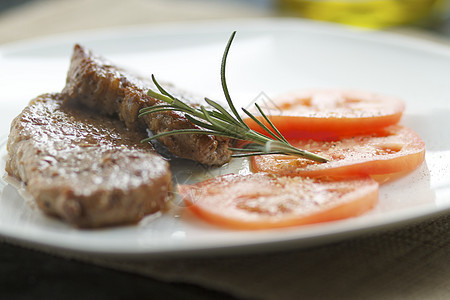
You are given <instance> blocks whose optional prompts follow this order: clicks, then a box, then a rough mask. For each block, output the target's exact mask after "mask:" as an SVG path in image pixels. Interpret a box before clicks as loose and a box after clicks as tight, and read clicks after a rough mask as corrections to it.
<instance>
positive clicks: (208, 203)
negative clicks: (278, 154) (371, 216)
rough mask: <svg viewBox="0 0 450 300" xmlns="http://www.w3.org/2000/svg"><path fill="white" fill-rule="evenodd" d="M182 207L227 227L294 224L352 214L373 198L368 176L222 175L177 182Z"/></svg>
mask: <svg viewBox="0 0 450 300" xmlns="http://www.w3.org/2000/svg"><path fill="white" fill-rule="evenodd" d="M178 192H179V194H180V195H181V197H182V198H183V200H184V201H185V203H186V205H187V206H188V208H189V209H190V210H191V211H192V212H193V213H194V214H196V215H197V216H199V217H200V218H202V219H203V220H205V221H207V222H209V223H212V224H215V225H219V226H224V227H228V228H233V229H246V230H254V229H268V228H280V227H288V226H298V225H304V224H312V223H319V222H327V221H333V220H339V219H343V218H348V217H353V216H358V215H360V214H362V213H364V212H366V211H368V210H370V209H371V208H373V207H374V206H375V205H376V203H377V201H378V183H377V182H376V181H374V180H373V179H371V178H370V177H362V178H353V179H345V180H338V181H336V180H334V179H331V178H306V177H287V176H275V175H273V174H267V173H258V174H248V175H236V174H228V175H224V176H220V177H216V178H213V179H210V180H206V181H204V182H200V183H198V184H195V185H180V186H178Z"/></svg>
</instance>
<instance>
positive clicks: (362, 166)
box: [252, 125, 425, 182]
mask: <svg viewBox="0 0 450 300" xmlns="http://www.w3.org/2000/svg"><path fill="white" fill-rule="evenodd" d="M290 142H291V144H292V145H293V146H295V147H298V148H299V149H303V150H307V151H310V152H313V153H316V154H319V155H321V156H323V157H325V158H328V159H329V162H327V163H322V164H321V163H316V162H314V161H311V160H307V159H303V158H299V157H295V156H287V155H261V156H255V157H253V160H252V169H253V171H255V172H268V173H275V174H280V175H290V176H293V175H301V176H342V177H344V176H355V175H376V179H377V181H379V182H383V181H386V180H387V179H389V178H388V177H390V176H395V174H405V173H407V172H410V171H412V170H414V169H415V168H417V167H418V166H419V165H420V164H421V163H422V162H423V160H424V158H425V143H424V142H423V140H422V139H421V138H420V136H419V135H417V134H416V133H415V132H414V131H413V130H411V129H409V128H406V127H403V126H400V125H393V126H389V127H386V128H384V129H383V130H379V131H378V132H377V133H373V134H370V135H358V136H354V137H351V138H346V139H342V140H336V141H315V140H290ZM383 175H385V176H383Z"/></svg>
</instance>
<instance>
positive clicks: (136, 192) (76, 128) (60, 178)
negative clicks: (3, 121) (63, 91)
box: [6, 94, 172, 228]
mask: <svg viewBox="0 0 450 300" xmlns="http://www.w3.org/2000/svg"><path fill="white" fill-rule="evenodd" d="M141 139H142V134H140V133H138V132H133V131H130V130H129V129H127V128H126V127H125V126H124V125H123V123H122V122H120V121H119V120H117V119H114V118H110V117H107V116H101V115H98V114H96V113H94V112H91V111H87V110H86V109H81V108H78V107H75V106H73V105H69V104H63V99H62V96H61V95H60V94H45V95H42V96H39V97H37V98H36V99H34V100H32V101H31V102H30V104H29V105H28V106H27V107H26V108H25V109H24V110H23V111H22V113H21V114H20V115H18V116H17V117H16V118H15V119H14V120H13V122H12V124H11V131H10V135H9V137H8V144H7V148H8V153H9V157H8V159H7V162H6V171H7V173H8V174H9V175H11V176H14V177H16V178H18V179H20V180H22V181H23V182H24V183H25V184H26V187H27V189H28V191H29V192H30V194H31V195H32V196H33V198H34V199H35V201H36V203H37V205H38V207H39V208H40V209H41V210H42V211H43V212H44V213H46V214H48V215H53V216H57V217H59V218H62V219H64V220H65V221H67V222H68V223H71V224H73V225H75V226H77V227H81V228H93V227H103V226H110V225H121V224H128V223H135V222H137V221H139V220H140V219H141V218H143V217H144V216H145V215H148V214H151V213H154V212H157V211H159V210H165V209H166V208H167V206H168V201H169V199H170V198H171V195H172V193H171V192H172V181H171V173H170V171H169V166H168V163H167V162H166V161H165V160H164V159H163V158H162V157H161V156H159V155H158V154H157V153H156V152H155V151H154V149H153V147H152V146H151V145H150V144H141V143H140V142H139V141H140V140H141Z"/></svg>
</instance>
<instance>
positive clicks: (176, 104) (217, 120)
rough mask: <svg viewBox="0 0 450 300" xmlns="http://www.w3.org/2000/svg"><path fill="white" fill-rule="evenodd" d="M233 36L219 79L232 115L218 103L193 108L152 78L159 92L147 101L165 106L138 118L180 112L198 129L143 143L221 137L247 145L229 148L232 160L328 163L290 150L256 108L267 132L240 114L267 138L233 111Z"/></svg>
mask: <svg viewBox="0 0 450 300" xmlns="http://www.w3.org/2000/svg"><path fill="white" fill-rule="evenodd" d="M235 35H236V32H233V33H232V35H231V37H230V39H229V40H228V43H227V45H226V47H225V52H224V54H223V57H222V64H221V69H220V75H221V76H220V77H221V83H222V90H223V93H224V95H225V98H226V100H227V103H228V107H229V109H230V111H231V112H228V110H227V109H225V108H224V107H223V106H221V105H220V104H219V103H217V102H215V101H213V100H211V99H208V98H205V101H206V103H207V104H208V105H209V106H210V107H211V108H206V107H205V106H203V105H202V106H200V107H199V108H194V107H192V106H190V105H187V104H186V103H184V102H182V101H181V100H179V99H177V98H175V97H174V96H173V95H171V94H170V93H169V92H167V91H166V90H165V89H164V88H163V87H162V86H161V85H160V84H159V83H158V81H157V80H156V78H155V76H154V75H152V80H153V82H154V84H155V86H156V88H157V89H158V90H159V92H156V91H153V90H151V89H149V90H148V92H147V94H148V95H149V96H150V97H153V98H155V99H158V100H161V101H163V102H165V103H167V104H161V105H155V106H151V107H146V108H143V109H141V110H140V112H139V113H140V114H139V117H142V116H144V115H147V114H152V113H155V112H162V111H179V112H183V113H185V116H186V118H187V119H188V120H189V121H190V122H192V123H193V124H195V125H197V126H199V127H200V128H198V129H197V128H193V129H179V130H172V131H167V132H162V133H159V134H155V135H153V136H151V137H149V138H147V139H145V140H143V142H148V141H150V140H154V139H158V138H161V137H165V136H169V135H177V134H206V135H215V136H223V137H228V138H232V139H236V140H243V141H248V142H250V143H248V144H246V145H245V146H244V147H243V148H229V149H230V150H231V151H233V152H234V154H233V155H232V157H246V156H254V155H265V154H286V155H295V156H299V157H303V158H306V159H311V160H314V161H317V162H327V159H326V158H324V157H321V156H319V155H317V154H314V153H311V152H308V151H305V150H301V149H298V148H296V147H294V146H292V145H291V144H290V143H289V142H288V141H287V140H286V139H285V138H284V137H283V135H282V134H281V133H280V132H279V131H278V129H277V128H276V127H275V126H274V125H273V123H272V122H271V121H270V120H269V118H268V117H267V116H266V114H265V113H264V112H263V110H262V109H261V107H259V105H258V104H256V103H255V106H256V108H257V110H258V112H259V113H260V114H261V116H262V117H263V118H264V120H265V121H266V122H267V123H268V124H269V126H270V128H269V127H267V126H266V125H264V124H263V123H262V122H261V121H259V120H258V119H257V118H256V117H255V116H254V115H253V114H252V113H250V112H249V111H248V110H246V109H244V108H242V111H243V112H244V113H245V114H246V115H248V116H249V117H250V118H251V119H253V120H254V121H255V122H256V123H257V124H258V125H259V126H261V128H262V129H264V131H266V132H267V134H268V135H269V136H270V137H268V136H266V135H264V134H261V133H259V132H256V131H254V130H252V129H250V128H249V127H248V126H247V124H245V122H244V121H243V119H242V117H241V116H240V115H239V113H238V111H237V110H236V107H235V106H234V104H233V101H232V100H231V96H230V93H229V91H228V86H227V82H226V78H225V67H226V61H227V57H228V52H229V50H230V47H231V43H232V42H233V39H234V36H235Z"/></svg>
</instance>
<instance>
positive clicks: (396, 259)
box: [0, 0, 450, 299]
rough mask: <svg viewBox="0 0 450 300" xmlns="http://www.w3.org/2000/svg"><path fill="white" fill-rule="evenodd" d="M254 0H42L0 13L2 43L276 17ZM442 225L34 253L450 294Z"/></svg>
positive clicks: (264, 292) (275, 295) (248, 292)
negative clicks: (213, 252) (198, 245)
mask: <svg viewBox="0 0 450 300" xmlns="http://www.w3.org/2000/svg"><path fill="white" fill-rule="evenodd" d="M256 2H258V1H244V2H237V1H229V2H226V1H202V0H195V1H180V0H178V1H176V0H166V1H164V0H153V1H150V0H147V1H144V0H142V1H139V0H129V1H128V0H127V1H106V0H100V1H88V0H81V1H70V0H64V1H51V0H47V1H45V0H42V1H36V2H32V3H30V4H27V5H24V6H21V7H18V8H16V9H12V10H10V11H8V12H6V13H3V14H1V15H0V43H4V42H11V41H14V40H19V39H25V38H29V37H33V36H36V35H45V34H52V33H59V32H64V31H69V30H78V29H88V28H95V27H108V26H117V25H131V24H144V23H145V24H148V23H151V22H166V21H167V22H169V21H180V20H190V19H211V18H221V17H260V16H265V17H267V16H273V15H274V14H275V13H274V12H273V11H271V10H270V9H269V8H268V5H259V4H258V3H256ZM262 2H267V1H262ZM251 4H253V5H251ZM150 11H151V12H152V13H151V14H150V13H149V12H150ZM449 229H450V215H443V216H439V217H435V218H433V219H430V220H427V221H425V222H422V223H418V224H413V225H409V226H407V227H403V228H399V229H395V230H391V231H387V232H378V233H376V234H371V235H365V236H362V237H359V238H354V239H350V240H345V241H341V242H337V243H333V244H327V245H323V246H318V247H313V248H306V249H297V250H289V251H286V252H276V253H274V252H270V253H259V254H252V255H239V256H209V257H167V258H147V259H145V260H131V261H130V260H120V259H110V258H99V257H92V256H87V255H77V254H74V253H70V252H61V251H52V250H51V249H43V248H40V249H39V250H44V251H47V252H51V253H54V254H55V255H60V256H65V257H67V258H71V259H79V260H83V261H86V262H91V263H95V264H97V265H101V266H104V267H109V268H114V269H119V270H124V271H127V272H132V273H138V274H142V275H144V276H150V277H153V278H156V279H160V280H165V281H169V282H187V283H194V284H198V285H201V286H204V287H208V288H213V289H217V290H221V291H225V292H227V293H230V294H232V295H235V296H237V297H242V298H251V299H254V298H256V299H450V235H449Z"/></svg>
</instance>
